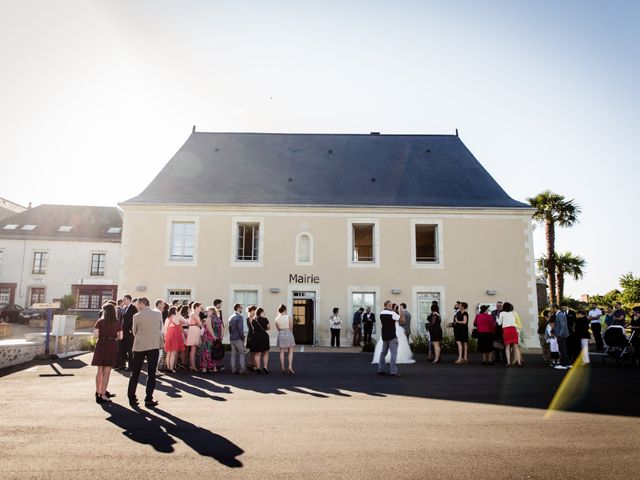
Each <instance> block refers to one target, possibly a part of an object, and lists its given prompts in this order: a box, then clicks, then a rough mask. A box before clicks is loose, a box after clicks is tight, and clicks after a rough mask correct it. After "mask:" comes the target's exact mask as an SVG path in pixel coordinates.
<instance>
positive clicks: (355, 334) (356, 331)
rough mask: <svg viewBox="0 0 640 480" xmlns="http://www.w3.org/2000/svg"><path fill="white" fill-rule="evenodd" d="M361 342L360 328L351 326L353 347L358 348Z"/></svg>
mask: <svg viewBox="0 0 640 480" xmlns="http://www.w3.org/2000/svg"><path fill="white" fill-rule="evenodd" d="M361 341H362V326H360V325H354V326H353V346H354V347H358V346H360V342H361Z"/></svg>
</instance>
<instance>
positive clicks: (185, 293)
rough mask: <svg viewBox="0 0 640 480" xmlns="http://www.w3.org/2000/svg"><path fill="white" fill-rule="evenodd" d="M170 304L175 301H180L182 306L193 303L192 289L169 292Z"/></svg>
mask: <svg viewBox="0 0 640 480" xmlns="http://www.w3.org/2000/svg"><path fill="white" fill-rule="evenodd" d="M167 297H168V299H169V303H172V302H173V301H174V300H180V303H181V304H182V305H186V304H188V303H189V302H190V301H191V290H190V289H175V290H169V292H168V295H167Z"/></svg>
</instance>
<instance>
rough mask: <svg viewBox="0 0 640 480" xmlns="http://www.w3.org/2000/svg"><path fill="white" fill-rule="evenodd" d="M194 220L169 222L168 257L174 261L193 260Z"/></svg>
mask: <svg viewBox="0 0 640 480" xmlns="http://www.w3.org/2000/svg"><path fill="white" fill-rule="evenodd" d="M195 232H196V224H195V222H172V223H171V250H170V253H169V256H170V259H171V260H174V261H184V262H190V261H193V255H194V250H195V248H194V245H195Z"/></svg>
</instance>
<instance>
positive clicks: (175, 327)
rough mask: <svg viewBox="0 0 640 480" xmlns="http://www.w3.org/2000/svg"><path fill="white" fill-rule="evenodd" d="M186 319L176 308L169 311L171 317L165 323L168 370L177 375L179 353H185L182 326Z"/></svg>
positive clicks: (165, 348)
mask: <svg viewBox="0 0 640 480" xmlns="http://www.w3.org/2000/svg"><path fill="white" fill-rule="evenodd" d="M183 323H184V319H183V318H182V317H181V316H180V315H179V314H178V311H177V309H176V307H171V308H170V309H169V316H168V317H167V320H166V321H165V331H166V333H165V336H164V350H165V351H166V352H167V370H168V371H169V372H171V373H176V360H177V358H178V352H184V336H183V335H182V325H183Z"/></svg>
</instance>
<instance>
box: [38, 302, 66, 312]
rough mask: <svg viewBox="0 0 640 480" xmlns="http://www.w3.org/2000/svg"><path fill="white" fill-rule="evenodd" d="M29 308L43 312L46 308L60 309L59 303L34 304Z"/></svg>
mask: <svg viewBox="0 0 640 480" xmlns="http://www.w3.org/2000/svg"><path fill="white" fill-rule="evenodd" d="M31 308H33V309H36V310H40V309H42V310H44V309H47V308H54V309H55V308H60V302H53V303H34V304H33V305H31Z"/></svg>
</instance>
